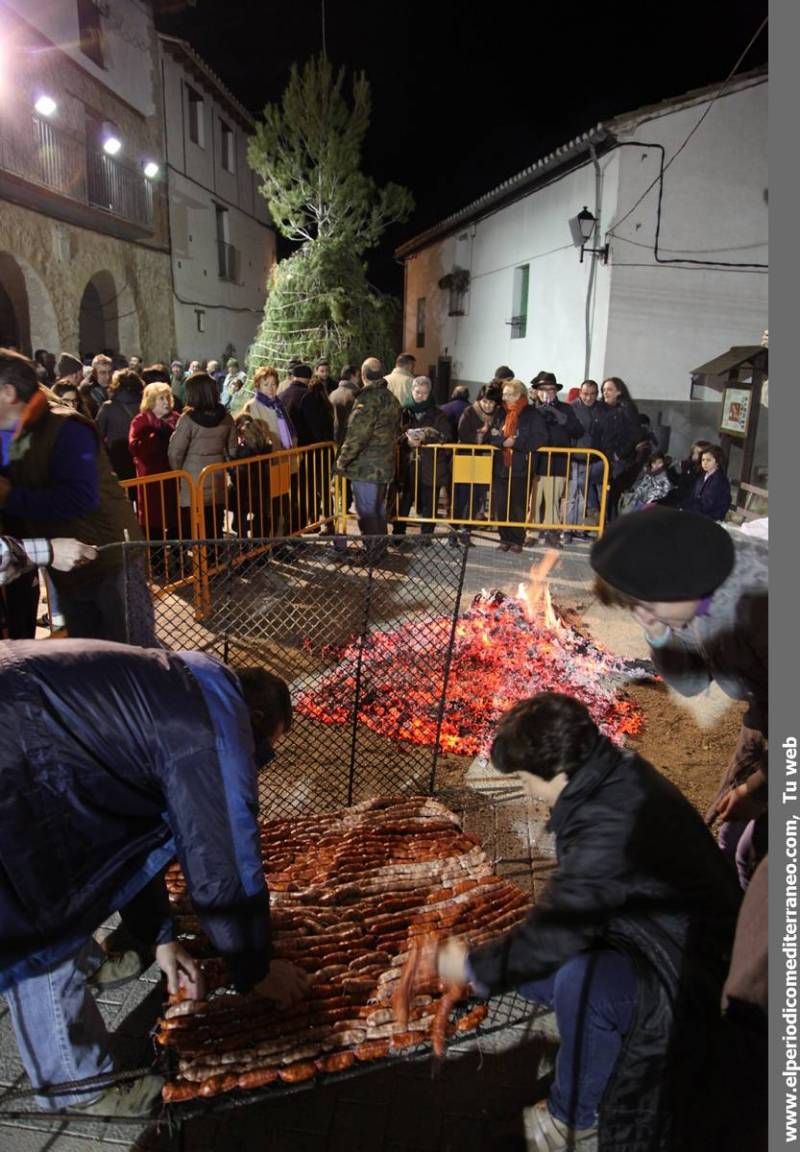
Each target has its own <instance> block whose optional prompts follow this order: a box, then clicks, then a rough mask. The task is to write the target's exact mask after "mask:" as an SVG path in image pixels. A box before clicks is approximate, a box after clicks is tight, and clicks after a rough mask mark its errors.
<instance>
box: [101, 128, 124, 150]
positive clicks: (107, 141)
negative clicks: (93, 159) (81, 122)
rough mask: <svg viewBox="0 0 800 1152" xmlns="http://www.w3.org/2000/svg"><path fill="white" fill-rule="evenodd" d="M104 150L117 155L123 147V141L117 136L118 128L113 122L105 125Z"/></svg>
mask: <svg viewBox="0 0 800 1152" xmlns="http://www.w3.org/2000/svg"><path fill="white" fill-rule="evenodd" d="M102 140H103V151H104V152H105V153H106V155H107V156H116V154H117V153H118V152H119V150H120V148H121V147H122V141H121V140H120V138H119V136H117V130H116V128H115V127H114V125H113V124H104V125H103V136H102Z"/></svg>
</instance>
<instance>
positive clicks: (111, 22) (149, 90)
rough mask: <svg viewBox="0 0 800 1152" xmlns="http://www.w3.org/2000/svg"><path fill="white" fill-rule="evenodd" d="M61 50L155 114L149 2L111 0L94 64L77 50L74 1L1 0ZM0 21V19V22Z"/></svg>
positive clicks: (132, 102)
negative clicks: (99, 61) (99, 60)
mask: <svg viewBox="0 0 800 1152" xmlns="http://www.w3.org/2000/svg"><path fill="white" fill-rule="evenodd" d="M5 3H6V4H7V5H8V6H9V8H12V9H14V11H16V12H17V13H18V14H19V15H20V16H22V17H23V18H24V19H25V20H26V21H27V22H28V23H29V24H31V25H32V26H33V27H34V28H36V29H37V31H39V32H41V33H42V35H43V36H46V37H47V39H48V40H50V41H52V43H53V44H57V45H58V48H59V50H60V51H62V52H64V53H66V55H67V56H69V57H71V58H72V59H73V60H74V61H75V62H76V63H77V64H79V65H80V67H81V68H82V69H84V70H85V71H86V72H88V73H89V75H91V76H93V77H94V78H95V79H96V80H99V81H100V83H101V84H103V85H105V87H106V88H108V89H110V90H111V91H112V92H114V93H115V95H116V96H119V97H121V99H123V100H125V101H127V103H128V104H130V105H132V107H134V108H135V109H136V111H137V112H140V113H141V114H142V115H143V116H153V115H155V113H156V103H155V89H154V86H155V84H156V83H157V74H156V56H155V53H154V44H153V16H152V11H151V10H150V5H149V4H142V3H137V2H136V0H114V3H113V4H112V5H109V11H108V15H107V16H101V26H102V32H103V62H104V65H105V67H103V68H99V67H98V66H97V65H96V64H94V63H93V62H92V61H91V60H90V59H89V57H88V56H85V55H84V53H83V52H81V49H80V36H79V28H78V10H77V5H76V4H75V3H74V0H73V2H69V0H59V2H58V3H53V0H5ZM1 23H2V21H1V20H0V24H1Z"/></svg>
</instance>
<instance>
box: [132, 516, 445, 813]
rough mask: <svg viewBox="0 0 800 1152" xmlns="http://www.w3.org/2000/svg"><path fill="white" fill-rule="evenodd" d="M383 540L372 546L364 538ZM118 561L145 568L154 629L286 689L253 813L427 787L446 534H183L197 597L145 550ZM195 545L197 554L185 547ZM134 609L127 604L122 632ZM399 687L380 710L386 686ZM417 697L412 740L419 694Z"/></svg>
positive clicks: (333, 804) (433, 748)
mask: <svg viewBox="0 0 800 1152" xmlns="http://www.w3.org/2000/svg"><path fill="white" fill-rule="evenodd" d="M374 543H378V544H380V543H383V542H378V541H376V542H374ZM124 547H125V550H126V564H127V565H129V566H133V565H140V564H141V560H142V556H143V554H144V558H145V561H146V563H145V568H146V570H147V571H148V572H149V573H150V588H151V592H152V601H153V606H154V610H155V628H156V635H157V638H158V640H159V642H160V643H162V644H164V645H165V646H166V647H168V648H170V649H193V650H199V651H203V652H207V653H209V654H211V655H214V656H217V657H218V658H220V659H222V660H224V661H225V662H226V663H228V664H230V665H231V666H232V667H243V666H246V665H248V664H256V665H259V666H261V667H264V668H267V669H268V670H270V671H272V672H275V673H277V674H278V675H280V676H282V677H283V678H284V679H285V680H286V681H287V682H288V683H289V686H290V691H291V696H292V701H293V705H294V711H295V718H294V723H293V725H292V729H291V732H290V733H289V734H288V735H287V736H286V737H285V738H284V739H283V740H282V742H281V745H280V755H279V757H278V758H277V760H276V761H275V762H273V764H272V765H270V766H269V768H268V769H266V770H265V771H264V772H263V773H262V778H261V780H260V783H259V791H260V799H261V803H262V812H263V813H265V814H268V815H269V816H270V817H277V816H291V815H295V814H299V813H301V812H306V811H321V810H325V809H332V808H337V807H340V806H342V805H347V804H352V803H357V802H358V801H359V800H362V799H366V798H367V797H370V796H376V795H392V794H397V793H407V794H411V793H432V792H434V791H435V790H436V772H437V761H438V758H439V743H438V739H437V738H436V737H437V732H436V728H437V726H438V725H439V724H440V723H441V716H442V714H443V709H444V703H445V696H446V690H447V678H448V671H449V661H450V656H451V653H452V647H453V639H454V631H455V622H456V619H457V612H458V606H459V601H460V595H461V589H462V587H463V581H464V572H465V566H466V552H465V550H463V549H461V548H454V547H451V546H449V544H448V542H447V540H444V541H442V542H440V541H438V540H433V541H423V540H421V539H420V540H414V539H413V538H409V539H408V540H404V541H403V551H402V552H394V553H392V552H388V551H386V550H385V549H383V552H384V555H383V556H382V558H381V559H380V560H379V561H375V560H372V561H370V557H371V556H372V557H374V556H375V555H377V554H378V553H380V552H381V550H382V549H381V547H380V546H379V547H377V548H375V547H369V548H365V547H364V545H363V544H362V542H361V541H354V540H345V539H344V538H342V537H325V536H316V537H313V536H312V537H294V538H291V539H287V538H281V539H280V540H248V541H247V548H246V549H243V548H242V542H241V541H240V540H238V539H235V538H234V539H230V540H228V539H224V538H223V539H221V540H213V541H211V540H209V541H190V542H186V541H184V542H183V544H182V545H180V546H176V547H181V548H182V549H184V550H188V551H190V552H191V553H192V560H193V562H194V563H195V564H197V562H198V560H199V563H200V567H201V568H205V569H206V570H207V572H208V576H207V579H206V580H204V581H203V587H204V593H203V597H202V598H198V596H197V590H196V587H195V586H194V585H187V586H185V587H177V586H175V585H174V584H172V585H171V584H168V583H162V584H159V583H158V580H157V573H158V568H157V566H156V565H155V564H154V563H153V562H152V561H153V557H151V556H150V555H149V552H150V551H151V550H152V549H153V548H155V547H158V548H159V549H161V550H162V551H163V547H164V546H163V545H158V546H155V545H147V544H127V545H125V546H124ZM198 553H199V556H198ZM148 607H149V606H147V605H145V606H142V605H141V604H140V603H139V602H138V601H137V600H135V599H134V598H133V597H130V598H129V600H128V619H127V627H128V630H129V634H130V635H131V636H135V635H138V634H139V632H140V621H139V619H138V614H139V612H140V611H143V610H146V609H147V608H148ZM398 677H400V678H401V681H402V684H403V685H404V686H405V689H404V692H402V693H401V703H399V704H398V702H397V701H398V694H397V691H396V685H395V691H393V693H392V701H393V703H392V705H391V710H389V709H388V708H387V704H386V700H385V696H386V693H387V688H388V685H389V682H390V681H395V680H396V679H397V678H398ZM419 701H424V702H425V711H426V718H425V724H426V732H425V739H424V741H423V740H421V739H420V734H419V732H418V728H419V725H420V724H421V723H422V721H421V719H420V717H419V715H418V714H417V712H418V702H419Z"/></svg>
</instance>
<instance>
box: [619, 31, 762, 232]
mask: <svg viewBox="0 0 800 1152" xmlns="http://www.w3.org/2000/svg"><path fill="white" fill-rule="evenodd" d="M768 19H769V17H768V16H765V17H764V19H763V20H762V21H761V23H760V24H759V26H758V28H757V29H756V31H755V32H754V33H753V35H752V36H751V37H750V39H749V41H748V42H747V46H746V47H745V49H744V50H743V51H742V52H741V53H740V55H739V58H738V59H737V61H736V63H735V64H734V66H733V68H731V70H730V72H729V73H728V75H727V76H726V78H725V79H724V80H723V82H722V84H721V85H720V87H719V88H718V89H717V91H716V92H715V93H714V95H713V96H712V98H711V100H710V101H709V104H708V107H707V108H706V109H705V110H704V111H703V114H702V116H701V117H700V119H699V120H698V121H697V123H696V124H695V125H694V127H693V128H692V129H691V131H690V132H689V134H688V135H687V137H686V139H685V140H684V141H683V143H682V144H681V145H680V147H679V148H678V149H677V150H676V151H675V152H674V153H673V154H672V156H670V158H669V160H668V161H666V163H664V161H663V156H662V168H661V171H660V172H659V174H658V176H656V177H655V179H654V180H652V181H651V182H650V184H648V186H647V187H646V188H645V190H644V192H642V194H641V196H640V197H639V199H638V200H637V201H636V202H635V204H634V205H633V207H631V208H629V209H628V211H627V212H626V213H625V215H624V216H623V217H622V219H620V220H617V221H616V222H615V223H614V224H612V225H611V227H610V228H609V229H608V230H607V232H606V236H614V235H615V232H614V229H615V228H619V226H620V224H624V222H625V221H626V220H627V219H628V217H629V216H630V215H631V214H632V213H633V212H635V211H636V209H637V208H638V207H639V205H640V204H641V202H642V201H643V200H644V198H645V197H646V196H647V195H648V194H649V193H650V192H651V191H652V190H653V188H654V187H655V186H656V184H658V182H659V180H661V181H662V182H663V177H664V173H665V172H666V171H667V169H668V168H669V167H670V165H671V164H673V163H674V162H675V160H677V158H678V157H679V156H680V154H681V152H683V150H684V148H685V147H686V145H687V144H688V143H689V141H690V140H691V138H692V137H693V136H694V134H695V132H697V130H698V128H699V127H700V125H701V124H702V123H703V121H704V120H705V118H706V116H708V114H709V112H710V111H711V109H712V108H713V107H714V105H715V104H716V102H717V101H718V100H719V99H720V98H721V97H722V96H723V95H724V94H725V91H726V90H727V88H728V85H729V84H730V83H731V81H732V80H733V78H734V76H735V75H736V73H737V71H738V69H739V65H740V64H741V63H742V61H743V60H744V58H745V56H746V55H747V53H748V52H749V51H750V49H751V48H752V47H753V45H754V44H755V42H756V40H757V39H758V37H759V36H760V35H761V33H762V32H763V30H764V28H765V26H766V24H767V21H768Z"/></svg>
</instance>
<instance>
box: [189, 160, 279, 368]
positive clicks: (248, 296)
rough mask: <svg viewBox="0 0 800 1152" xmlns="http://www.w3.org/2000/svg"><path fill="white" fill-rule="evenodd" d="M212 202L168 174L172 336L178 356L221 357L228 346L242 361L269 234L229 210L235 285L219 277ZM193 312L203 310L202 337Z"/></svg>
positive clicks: (266, 265) (271, 255)
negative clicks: (236, 275)
mask: <svg viewBox="0 0 800 1152" xmlns="http://www.w3.org/2000/svg"><path fill="white" fill-rule="evenodd" d="M216 199H217V198H216V197H215V196H214V194H213V193H211V192H210V191H208V190H207V189H205V188H203V187H201V186H200V185H199V184H197V183H195V182H194V181H192V180H190V179H188V178H187V177H185V176H182V175H181V174H180V173H178V172H170V197H169V200H170V227H171V233H172V265H173V276H174V281H175V293H176V295H177V297H180V299H176V300H175V331H176V336H177V341H178V354H179V355H180V356H182V357H185V358H187V359H188V358H190V357H194V356H197V357H205V356H220V355H221V354H222V351H223V349H224V348H225V346H226V344H228V343H229V342H230V343H232V344H234V345H235V347H236V350H237V352H238V353H239V355H240V356H242V357H243V356H244V354H245V352H246V351H247V348H248V347H249V345H250V342H251V340H252V339H253V337H254V336H255V333H256V330H257V328H258V325H259V323H260V321H261V316H262V313H263V308H264V300H265V295H266V294H265V285H266V282H267V277H268V275H269V269H270V268H271V266H272V263H273V261H274V259H275V237H274V234H273V232H272V231H271V229H269V228H266V227H265V226H264V225H263V224H261V223H260V222H259V221H258V220H256V219H255V218H254V217H253V216H249V215H247V214H246V213H244V212H242V211H240V210H239V209H238V208H234V207H232V206H231V207H229V208H228V212H229V217H228V219H229V226H230V243H231V244H233V245H234V247H235V248H237V249H238V250H239V254H240V255H239V282H238V283H236V284H233V283H230V282H228V281H225V280H221V279H220V278H219V267H218V253H217V239H216V223H215V215H214V204H215V201H216ZM181 301H186V302H187V303H182V302H181ZM188 302H191V303H188ZM196 308H202V309H203V310H204V311H205V324H206V331H205V332H202V333H201V332H199V331H198V329H197V316H196V312H195V309H196ZM242 309H243V310H244V311H241V310H242Z"/></svg>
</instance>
